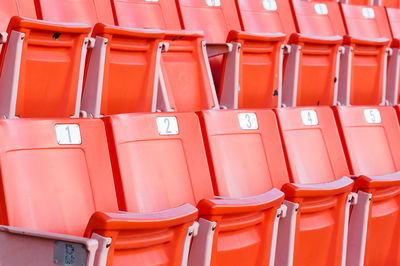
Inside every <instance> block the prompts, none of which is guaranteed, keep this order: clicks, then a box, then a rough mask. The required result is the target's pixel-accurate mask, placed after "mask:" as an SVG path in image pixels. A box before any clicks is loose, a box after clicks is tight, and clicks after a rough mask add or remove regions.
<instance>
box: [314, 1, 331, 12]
mask: <svg viewBox="0 0 400 266" xmlns="http://www.w3.org/2000/svg"><path fill="white" fill-rule="evenodd" d="M314 9H315V12H316V13H317V14H318V15H328V7H327V6H326V4H321V3H320V4H315V5H314Z"/></svg>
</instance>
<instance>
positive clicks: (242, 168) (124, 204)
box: [0, 106, 400, 265]
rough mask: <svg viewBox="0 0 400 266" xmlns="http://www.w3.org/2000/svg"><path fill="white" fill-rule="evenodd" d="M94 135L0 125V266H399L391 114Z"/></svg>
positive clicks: (64, 124) (18, 122)
mask: <svg viewBox="0 0 400 266" xmlns="http://www.w3.org/2000/svg"><path fill="white" fill-rule="evenodd" d="M274 112H275V113H274ZM335 116H336V121H335ZM103 122H104V124H103ZM103 122H102V121H101V120H99V119H86V118H80V119H72V118H69V119H35V118H31V119H29V118H25V119H3V120H1V121H0V136H1V139H2V140H3V141H2V142H1V145H0V154H1V158H2V159H1V190H0V195H1V200H0V204H1V211H2V212H1V213H2V215H1V216H0V219H1V220H0V222H1V224H3V226H1V227H0V228H1V230H0V231H1V232H0V238H1V239H2V240H4V241H2V243H7V244H6V245H3V246H2V249H1V253H0V258H1V261H2V263H5V264H10V265H25V264H32V263H33V264H37V265H48V264H51V262H53V261H54V263H55V264H60V265H69V264H73V265H76V264H79V265H83V264H85V263H86V264H87V265H92V264H93V262H94V263H95V265H105V264H107V265H128V264H129V265H131V264H138V265H186V264H187V262H189V265H210V264H211V265H243V263H246V265H273V264H274V262H275V265H310V263H312V264H313V265H398V264H399V262H400V256H399V254H400V253H399V250H400V243H399V241H398V237H397V235H398V233H399V228H400V224H399V219H398V217H399V204H400V175H399V174H398V172H397V171H399V170H400V164H399V162H400V160H399V157H400V141H399V140H400V127H399V123H398V118H397V116H396V112H395V109H394V108H393V107H389V106H380V107H335V108H334V109H333V110H332V109H331V108H330V107H301V108H300V107H296V108H280V109H275V110H274V111H272V110H266V109H264V110H261V109H253V110H207V111H202V112H199V113H198V116H196V114H194V113H181V112H177V113H142V114H120V115H112V116H107V117H104V118H103ZM336 125H337V126H336ZM107 142H108V146H107ZM342 144H343V146H342ZM350 176H351V177H352V179H351V178H349V177H350ZM278 189H280V190H281V191H280V190H278ZM350 205H353V206H352V208H351V210H350ZM283 217H284V218H283ZM349 217H350V218H349ZM192 238H193V239H192ZM191 239H192V240H191ZM191 241H192V242H191ZM190 243H191V245H190ZM96 250H97V251H96ZM71 261H75V262H74V263H75V264H74V263H71Z"/></svg>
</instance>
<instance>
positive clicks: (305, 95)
mask: <svg viewBox="0 0 400 266" xmlns="http://www.w3.org/2000/svg"><path fill="white" fill-rule="evenodd" d="M236 3H237V6H238V7H239V14H240V19H241V23H242V26H243V29H244V30H246V31H249V32H283V33H285V34H286V36H287V38H286V43H287V44H290V47H288V49H290V53H289V54H288V55H287V56H286V58H285V66H284V76H283V92H282V102H283V103H284V104H285V105H286V106H296V105H299V106H301V105H330V104H332V103H333V101H334V86H335V83H334V81H335V72H336V58H337V53H338V47H339V44H340V43H341V37H339V36H335V35H337V33H336V31H333V32H329V33H328V32H327V33H326V34H318V35H319V36H318V35H310V34H311V33H309V32H307V34H304V33H305V32H304V31H305V30H304V29H303V28H302V27H299V26H298V25H296V22H295V17H294V14H293V15H292V11H291V7H290V3H289V1H288V0H277V1H264V2H263V1H251V0H236ZM296 5H297V2H296V3H295V4H294V9H295V10H296ZM338 24H339V25H340V21H339V22H338ZM296 27H297V28H296ZM312 34H314V33H312ZM327 36H328V37H327ZM286 52H289V51H286Z"/></svg>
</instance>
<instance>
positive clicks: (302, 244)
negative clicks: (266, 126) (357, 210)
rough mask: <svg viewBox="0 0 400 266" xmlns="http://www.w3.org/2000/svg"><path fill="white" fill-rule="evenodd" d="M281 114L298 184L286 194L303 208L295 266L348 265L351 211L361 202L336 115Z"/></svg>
mask: <svg viewBox="0 0 400 266" xmlns="http://www.w3.org/2000/svg"><path fill="white" fill-rule="evenodd" d="M275 111H276V114H277V117H278V121H279V125H280V130H281V136H282V141H283V146H284V148H285V156H286V159H287V166H288V170H289V180H290V182H292V183H290V184H286V185H285V186H283V188H282V191H283V192H284V193H285V198H286V200H287V201H290V202H292V203H293V204H296V203H297V204H298V212H297V220H299V222H298V223H297V226H296V228H295V230H296V235H295V236H296V237H295V239H294V262H293V265H310V263H311V264H312V265H345V260H346V244H347V226H348V218H349V207H350V206H349V205H350V204H351V203H352V202H354V201H355V200H356V196H355V195H354V194H353V193H351V189H352V187H353V182H352V181H351V179H350V178H348V177H347V176H349V174H350V173H349V169H348V167H347V163H346V158H345V155H344V152H343V149H342V145H341V143H340V137H339V133H338V130H337V127H336V125H335V118H334V115H333V111H332V110H331V109H330V107H328V106H320V107H296V108H278V109H275ZM350 193H351V194H350ZM278 241H279V238H278ZM278 248H279V245H278ZM278 250H279V249H278ZM282 265H283V264H282ZM350 265H355V264H350Z"/></svg>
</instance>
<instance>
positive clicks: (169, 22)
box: [111, 0, 181, 30]
mask: <svg viewBox="0 0 400 266" xmlns="http://www.w3.org/2000/svg"><path fill="white" fill-rule="evenodd" d="M111 5H112V8H113V12H114V18H115V23H116V25H118V26H123V27H131V28H149V29H163V30H180V29H181V23H180V21H179V15H178V10H177V8H176V5H175V1H174V0H162V1H144V0H111Z"/></svg>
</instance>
